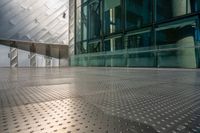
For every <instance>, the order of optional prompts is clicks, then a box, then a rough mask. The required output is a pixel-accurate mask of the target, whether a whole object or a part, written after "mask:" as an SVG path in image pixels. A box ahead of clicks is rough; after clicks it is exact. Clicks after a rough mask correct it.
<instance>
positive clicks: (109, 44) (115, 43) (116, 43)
mask: <svg viewBox="0 0 200 133" xmlns="http://www.w3.org/2000/svg"><path fill="white" fill-rule="evenodd" d="M124 48H125V47H124V44H123V43H122V38H121V37H119V38H112V39H109V40H106V41H105V42H104V51H115V50H122V49H124Z"/></svg>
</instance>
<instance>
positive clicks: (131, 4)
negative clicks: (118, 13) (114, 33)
mask: <svg viewBox="0 0 200 133" xmlns="http://www.w3.org/2000/svg"><path fill="white" fill-rule="evenodd" d="M152 3H153V2H152V0H125V15H126V28H137V27H141V26H143V25H147V24H149V23H151V21H152Z"/></svg>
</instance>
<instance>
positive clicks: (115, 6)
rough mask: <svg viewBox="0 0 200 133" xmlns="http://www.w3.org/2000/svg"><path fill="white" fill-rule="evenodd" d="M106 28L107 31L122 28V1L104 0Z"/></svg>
mask: <svg viewBox="0 0 200 133" xmlns="http://www.w3.org/2000/svg"><path fill="white" fill-rule="evenodd" d="M104 17H105V18H104V26H105V27H104V29H105V33H106V34H109V33H114V32H117V31H120V30H121V1H120V0H104Z"/></svg>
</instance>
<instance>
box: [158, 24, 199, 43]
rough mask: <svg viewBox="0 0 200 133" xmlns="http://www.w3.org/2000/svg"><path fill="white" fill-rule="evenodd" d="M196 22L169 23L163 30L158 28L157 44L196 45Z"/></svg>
mask: <svg viewBox="0 0 200 133" xmlns="http://www.w3.org/2000/svg"><path fill="white" fill-rule="evenodd" d="M194 27H195V23H194V24H186V25H183V24H180V25H174V26H173V25H169V26H166V27H164V28H163V27H162V28H161V30H159V29H157V32H156V44H157V45H169V44H174V45H178V44H180V45H181V44H188V45H189V44H192V45H194V41H195V40H194V38H195V37H194V35H195V28H194Z"/></svg>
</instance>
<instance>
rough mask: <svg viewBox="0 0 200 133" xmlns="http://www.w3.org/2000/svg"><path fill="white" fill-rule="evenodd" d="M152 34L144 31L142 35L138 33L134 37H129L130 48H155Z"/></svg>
mask: <svg viewBox="0 0 200 133" xmlns="http://www.w3.org/2000/svg"><path fill="white" fill-rule="evenodd" d="M151 38H152V37H151V32H150V31H144V32H141V33H136V34H134V35H129V36H128V40H127V41H128V44H127V47H128V48H140V47H150V46H153V43H152V41H151V40H152V39H151Z"/></svg>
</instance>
